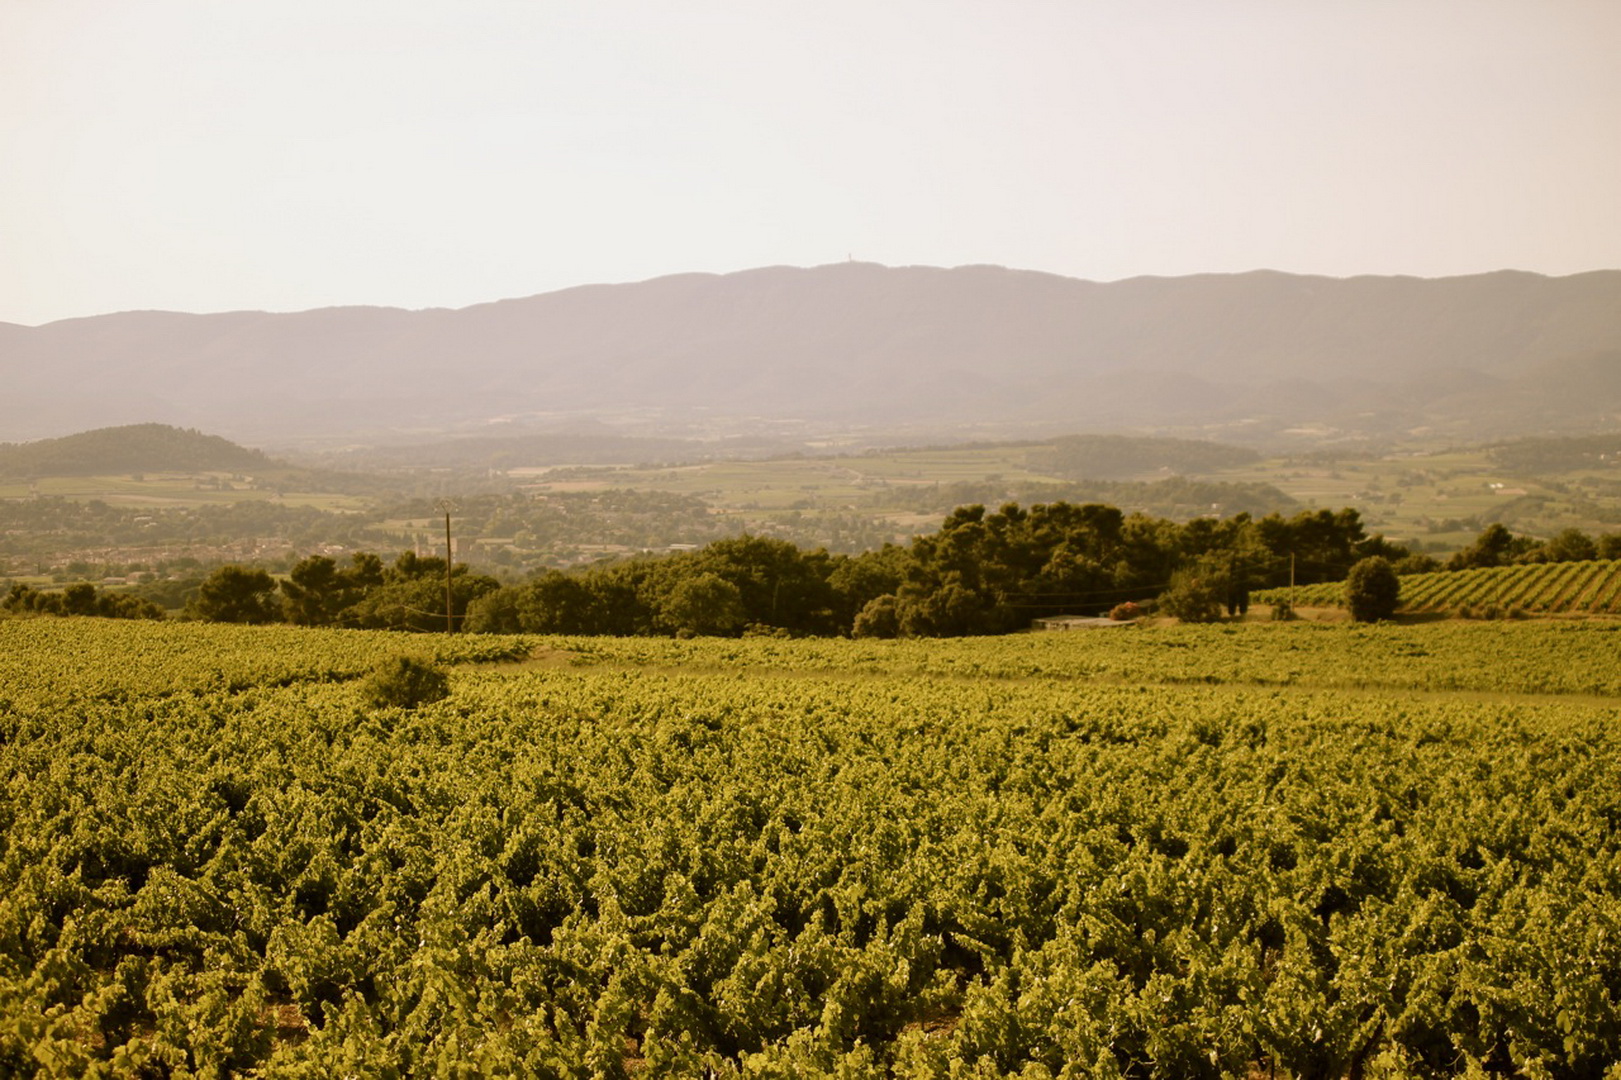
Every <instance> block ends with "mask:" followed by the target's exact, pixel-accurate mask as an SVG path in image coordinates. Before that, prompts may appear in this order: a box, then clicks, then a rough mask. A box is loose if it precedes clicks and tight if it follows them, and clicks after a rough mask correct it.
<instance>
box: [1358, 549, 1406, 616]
mask: <svg viewBox="0 0 1621 1080" xmlns="http://www.w3.org/2000/svg"><path fill="white" fill-rule="evenodd" d="M1400 601H1401V578H1399V577H1397V576H1396V569H1395V567H1393V566H1391V565H1390V563H1389V562H1388V561H1387V560H1385V559H1382V558H1380V557H1379V556H1377V555H1375V556H1373V557H1372V558H1368V559H1363V560H1362V561H1361V562H1359V563H1357V564H1356V565H1355V566H1353V567H1351V573H1350V574H1349V575H1348V576H1347V577H1346V579H1345V606H1346V607H1348V608H1350V609H1351V618H1353V619H1355V620H1356V621H1357V622H1378V621H1379V620H1380V619H1388V618H1390V617H1391V616H1392V615H1394V614H1396V605H1397V604H1398V603H1399V602H1400Z"/></svg>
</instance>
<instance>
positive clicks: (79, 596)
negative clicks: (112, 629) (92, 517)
mask: <svg viewBox="0 0 1621 1080" xmlns="http://www.w3.org/2000/svg"><path fill="white" fill-rule="evenodd" d="M0 611H3V612H6V613H8V614H12V615H97V616H100V617H101V618H103V619H162V618H166V617H167V616H166V613H165V612H164V610H163V609H162V608H161V607H159V606H158V605H156V604H154V603H152V602H151V601H150V600H145V599H142V598H141V597H139V596H133V595H131V594H129V593H115V592H110V591H107V590H97V588H96V587H95V586H94V585H91V584H89V583H88V582H80V583H78V584H76V585H69V586H68V587H67V588H65V589H63V590H61V591H60V592H51V591H48V590H41V589H35V588H33V587H31V586H28V585H24V584H22V583H21V582H16V583H13V584H12V586H11V588H10V590H8V591H7V593H6V596H5V599H3V600H0Z"/></svg>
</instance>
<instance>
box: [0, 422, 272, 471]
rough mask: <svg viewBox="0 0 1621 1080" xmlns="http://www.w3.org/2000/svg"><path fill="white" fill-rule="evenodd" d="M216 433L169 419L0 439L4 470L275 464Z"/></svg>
mask: <svg viewBox="0 0 1621 1080" xmlns="http://www.w3.org/2000/svg"><path fill="white" fill-rule="evenodd" d="M274 464H275V463H274V462H273V461H271V459H270V458H268V457H266V456H265V455H264V454H262V453H260V452H259V451H258V450H249V449H248V448H246V447H243V446H238V445H237V444H236V443H234V442H231V441H229V440H227V439H223V438H221V437H220V436H218V435H204V434H203V433H202V432H200V431H190V430H183V429H181V428H176V427H170V426H169V425H167V424H131V425H129V426H127V427H112V428H100V429H98V430H95V431H84V432H80V433H79V434H77V435H68V436H65V437H63V438H59V439H40V440H38V441H36V442H26V443H0V476H10V477H23V478H27V477H38V476H99V475H105V474H112V473H135V472H241V471H245V470H255V469H264V468H267V467H270V466H272V465H274Z"/></svg>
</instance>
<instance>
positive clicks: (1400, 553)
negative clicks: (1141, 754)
mask: <svg viewBox="0 0 1621 1080" xmlns="http://www.w3.org/2000/svg"><path fill="white" fill-rule="evenodd" d="M1372 556H1380V557H1383V558H1385V559H1386V560H1388V561H1390V562H1393V563H1394V562H1397V561H1398V560H1402V559H1405V558H1406V557H1407V556H1408V553H1407V552H1406V551H1405V550H1404V549H1402V548H1399V547H1396V546H1394V545H1392V544H1390V543H1388V542H1386V541H1385V540H1384V539H1383V538H1381V537H1378V536H1373V537H1370V536H1368V535H1366V533H1365V530H1364V528H1363V524H1362V521H1361V519H1360V517H1359V516H1358V514H1357V512H1356V511H1355V510H1351V509H1346V510H1341V511H1339V512H1337V513H1335V512H1330V511H1327V510H1322V511H1313V512H1303V513H1300V514H1296V515H1294V516H1293V517H1288V518H1285V517H1283V516H1281V515H1278V514H1270V515H1268V516H1266V517H1262V518H1254V517H1251V516H1250V515H1248V514H1238V515H1235V516H1233V517H1230V518H1225V519H1219V520H1218V519H1211V518H1199V519H1195V520H1193V521H1190V522H1187V523H1186V524H1179V523H1177V522H1175V521H1172V520H1169V519H1166V518H1157V517H1150V516H1148V515H1144V514H1129V515H1128V514H1126V513H1124V512H1123V511H1121V510H1120V509H1118V508H1116V507H1113V506H1108V505H1104V504H1101V503H1089V504H1080V505H1077V504H1074V503H1066V502H1053V503H1040V504H1037V505H1034V506H1031V507H1028V508H1025V507H1021V506H1019V505H1018V504H1016V503H1008V504H1007V505H1005V506H1002V507H1001V508H1000V509H998V510H996V511H994V512H988V511H987V510H986V508H985V507H984V506H982V505H978V504H975V505H971V506H964V507H959V508H958V509H957V510H955V511H953V512H952V513H951V514H950V515H948V516H947V517H946V519H945V521H944V522H943V523H942V524H941V526H940V528H939V529H938V530H937V531H935V532H933V533H929V534H926V535H922V536H918V537H915V538H913V540H912V541H911V543H910V544H908V545H906V546H904V547H903V546H900V545H896V544H886V545H884V546H882V547H880V548H876V549H873V550H869V551H866V552H863V553H862V554H859V555H845V554H834V553H830V552H828V551H827V550H826V549H822V548H818V549H815V550H807V549H804V548H800V547H798V546H796V545H794V544H793V543H790V542H789V541H786V540H782V539H776V538H772V537H763V536H751V535H744V536H739V537H730V538H726V539H722V540H717V541H714V542H713V543H710V544H708V545H707V546H705V547H703V548H701V549H699V550H696V551H691V552H681V553H677V554H673V555H666V556H657V557H652V556H649V557H644V558H638V559H631V560H627V561H623V562H618V563H613V564H608V565H599V566H593V567H590V568H585V569H579V570H575V571H571V572H566V573H565V572H562V571H557V570H549V571H546V572H544V573H542V574H541V575H540V576H538V577H535V578H533V579H531V580H530V581H528V582H526V583H524V584H521V585H511V586H502V585H501V583H500V582H498V581H497V580H496V579H494V578H491V577H488V576H484V575H481V574H476V573H473V572H472V571H471V570H470V569H469V568H468V567H467V566H466V565H465V564H456V565H454V566H452V567H451V568H450V574H449V581H450V609H451V610H450V620H449V621H450V624H451V625H452V626H453V628H454V629H457V630H463V629H466V630H471V631H477V632H489V633H518V632H525V633H560V634H604V635H623V636H631V635H681V636H689V635H735V634H742V633H773V634H782V635H789V636H832V635H855V636H871V637H955V636H962V635H969V634H1000V633H1007V632H1010V631H1013V630H1019V629H1023V628H1025V627H1027V626H1029V625H1030V623H1031V621H1032V620H1033V619H1036V618H1040V617H1042V616H1046V615H1057V614H1065V613H1083V614H1084V613H1102V612H1107V611H1109V610H1110V609H1111V608H1114V607H1115V606H1117V605H1119V604H1122V603H1124V602H1127V601H1142V600H1147V599H1150V598H1155V597H1158V598H1160V602H1161V605H1162V607H1163V609H1164V610H1166V611H1167V612H1169V613H1171V614H1174V615H1177V616H1179V617H1181V618H1183V619H1185V620H1188V621H1192V622H1203V621H1210V620H1212V619H1215V618H1218V617H1219V616H1220V615H1221V613H1222V612H1223V611H1226V612H1228V613H1240V612H1242V611H1243V610H1245V608H1246V607H1247V606H1248V596H1249V592H1250V590H1251V589H1257V588H1265V587H1269V586H1274V585H1282V584H1287V583H1288V582H1289V580H1290V575H1291V573H1292V574H1293V575H1294V579H1295V580H1296V581H1297V582H1299V583H1301V584H1311V583H1314V582H1323V581H1340V580H1343V579H1344V578H1345V577H1346V574H1347V573H1348V572H1349V571H1350V569H1351V567H1352V566H1353V565H1354V564H1356V563H1357V562H1358V561H1359V560H1362V559H1365V558H1368V557H1372ZM38 595H40V596H50V597H53V598H54V597H58V596H65V595H66V594H38ZM75 595H77V594H75ZM25 599H26V601H27V602H28V603H30V604H35V605H39V604H45V603H47V602H48V603H51V604H57V603H60V604H61V605H62V607H61V612H62V613H64V614H94V613H100V612H92V611H89V610H88V609H86V608H85V607H84V605H83V602H81V601H77V600H76V601H73V604H74V605H75V606H72V607H71V608H70V607H69V606H67V605H68V602H67V601H65V600H64V601H57V600H55V599H52V600H50V601H45V600H40V599H28V598H27V597H25ZM128 599H129V601H130V602H132V603H145V602H144V601H135V600H134V598H128ZM19 603H21V601H19ZM148 607H152V608H153V609H154V610H155V606H154V605H148ZM445 607H446V567H445V560H444V559H441V558H422V557H419V556H417V555H416V554H414V553H412V552H406V553H404V554H402V555H400V556H399V557H398V558H397V559H395V560H394V562H392V563H388V564H385V563H384V562H383V560H382V559H381V558H380V557H379V556H377V555H375V554H372V553H369V552H361V553H358V554H355V555H354V556H352V557H351V558H350V559H349V560H348V561H347V562H346V563H339V562H338V561H337V560H334V559H332V558H329V557H327V556H324V555H312V556H309V557H308V558H305V559H303V560H301V561H300V562H298V563H297V564H296V565H294V566H293V567H292V569H291V571H290V573H288V574H287V575H286V577H285V578H284V579H281V580H278V579H277V578H275V577H273V576H272V575H271V574H270V573H269V572H267V571H266V570H264V569H262V568H255V567H246V566H238V565H230V566H224V567H221V568H219V569H217V570H215V571H214V572H213V573H212V574H210V575H209V576H208V577H207V578H206V579H204V580H203V581H202V582H201V584H200V585H199V586H198V587H197V590H196V592H195V595H193V596H192V598H191V600H190V602H189V603H188V604H187V607H186V614H187V615H188V616H189V617H191V618H195V619H202V620H207V621H212V622H236V623H268V622H290V623H294V624H297V625H300V626H348V627H360V628H374V629H397V630H422V631H439V630H444V629H445V628H446V617H445V615H446V612H445ZM29 610H42V609H41V608H39V607H33V608H29Z"/></svg>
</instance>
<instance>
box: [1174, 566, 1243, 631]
mask: <svg viewBox="0 0 1621 1080" xmlns="http://www.w3.org/2000/svg"><path fill="white" fill-rule="evenodd" d="M1227 591H1228V584H1227V579H1226V576H1225V574H1224V573H1223V572H1222V571H1221V570H1220V569H1219V568H1217V567H1213V566H1209V565H1206V566H1203V567H1190V568H1189V569H1186V570H1178V571H1177V572H1176V574H1175V575H1174V576H1173V577H1172V578H1171V586H1170V588H1168V589H1166V590H1165V591H1164V592H1162V593H1160V595H1159V600H1158V604H1157V606H1158V610H1159V611H1160V612H1162V613H1163V614H1166V615H1171V616H1174V617H1175V618H1177V619H1180V620H1181V621H1182V622H1185V623H1212V622H1216V621H1217V620H1219V619H1220V618H1221V610H1222V604H1223V601H1224V599H1225V597H1226V596H1227Z"/></svg>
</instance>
